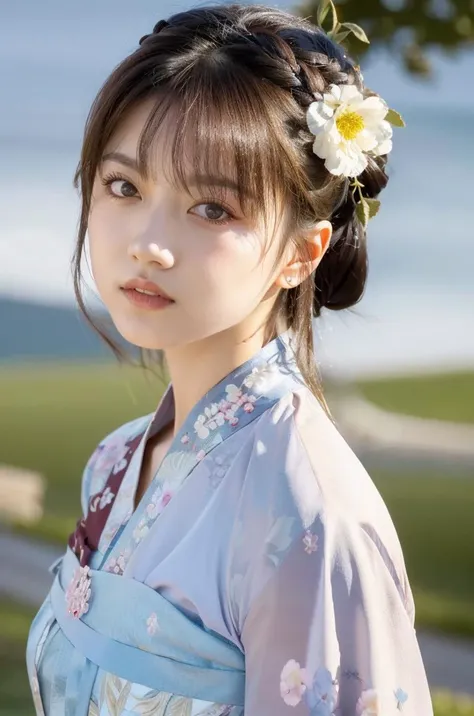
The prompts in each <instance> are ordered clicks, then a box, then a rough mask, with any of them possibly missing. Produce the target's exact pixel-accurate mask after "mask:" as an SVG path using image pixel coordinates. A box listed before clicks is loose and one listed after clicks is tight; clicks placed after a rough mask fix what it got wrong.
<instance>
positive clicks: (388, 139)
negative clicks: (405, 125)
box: [372, 121, 393, 156]
mask: <svg viewBox="0 0 474 716" xmlns="http://www.w3.org/2000/svg"><path fill="white" fill-rule="evenodd" d="M374 136H375V138H376V140H377V146H376V147H375V148H374V149H373V150H372V152H373V153H374V154H375V155H377V156H382V155H383V154H388V153H389V152H391V151H392V136H393V128H392V125H391V124H389V123H388V122H385V121H384V122H381V123H380V124H379V126H378V127H377V128H376V130H375V131H374Z"/></svg>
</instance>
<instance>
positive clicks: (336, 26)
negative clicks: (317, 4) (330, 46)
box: [330, 0, 340, 32]
mask: <svg viewBox="0 0 474 716" xmlns="http://www.w3.org/2000/svg"><path fill="white" fill-rule="evenodd" d="M330 3H331V10H332V29H331V32H337V31H338V30H339V28H340V23H339V20H338V19H337V10H336V6H335V5H334V3H333V1H332V0H330Z"/></svg>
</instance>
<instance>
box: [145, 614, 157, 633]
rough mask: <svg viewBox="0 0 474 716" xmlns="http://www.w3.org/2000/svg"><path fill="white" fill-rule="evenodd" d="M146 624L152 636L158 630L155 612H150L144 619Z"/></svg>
mask: <svg viewBox="0 0 474 716" xmlns="http://www.w3.org/2000/svg"><path fill="white" fill-rule="evenodd" d="M146 626H147V632H148V634H149V635H150V636H154V635H155V634H156V632H157V631H158V630H159V628H160V627H159V623H158V617H157V616H156V614H155V612H152V613H151V614H150V616H149V617H148V619H147V620H146Z"/></svg>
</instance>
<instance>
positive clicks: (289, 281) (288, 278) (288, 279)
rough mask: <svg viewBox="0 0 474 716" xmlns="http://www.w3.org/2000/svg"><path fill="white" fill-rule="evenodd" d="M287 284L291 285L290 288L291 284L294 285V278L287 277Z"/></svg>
mask: <svg viewBox="0 0 474 716" xmlns="http://www.w3.org/2000/svg"><path fill="white" fill-rule="evenodd" d="M286 282H287V283H289V284H290V286H291V284H292V283H293V276H287V277H286Z"/></svg>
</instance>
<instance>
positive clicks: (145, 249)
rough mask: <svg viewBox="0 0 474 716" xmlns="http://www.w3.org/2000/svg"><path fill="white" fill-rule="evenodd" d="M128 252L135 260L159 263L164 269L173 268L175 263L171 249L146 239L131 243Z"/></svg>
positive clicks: (145, 262) (144, 262)
mask: <svg viewBox="0 0 474 716" xmlns="http://www.w3.org/2000/svg"><path fill="white" fill-rule="evenodd" d="M128 253H129V256H130V257H131V258H132V259H133V260H134V261H138V262H140V263H143V264H149V263H151V264H158V265H159V266H160V267H161V268H164V269H168V268H172V267H173V266H174V263H175V260H174V256H173V254H172V253H171V251H170V250H169V249H165V248H163V247H161V246H159V245H158V244H157V243H156V242H153V241H147V240H145V239H143V240H142V241H135V242H133V243H132V244H130V247H129V250H128Z"/></svg>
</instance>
